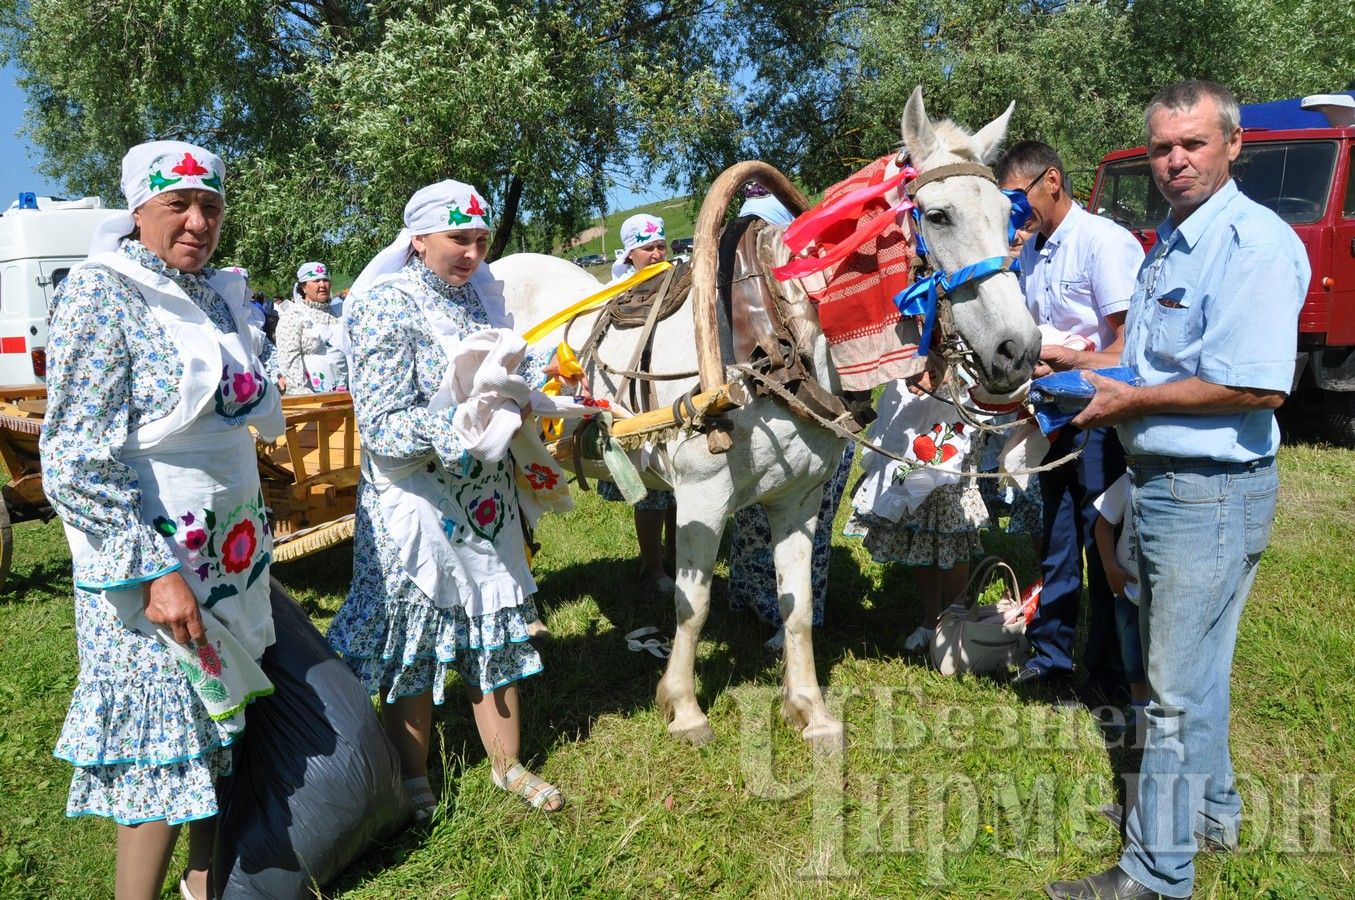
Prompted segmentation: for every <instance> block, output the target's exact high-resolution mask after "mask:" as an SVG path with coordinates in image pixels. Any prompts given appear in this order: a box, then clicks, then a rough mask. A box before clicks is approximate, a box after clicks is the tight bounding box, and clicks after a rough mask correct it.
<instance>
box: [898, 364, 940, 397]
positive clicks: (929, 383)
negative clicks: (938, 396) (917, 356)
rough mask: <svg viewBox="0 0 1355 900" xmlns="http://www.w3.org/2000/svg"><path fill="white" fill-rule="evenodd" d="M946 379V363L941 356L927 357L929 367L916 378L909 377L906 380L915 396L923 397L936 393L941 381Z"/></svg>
mask: <svg viewBox="0 0 1355 900" xmlns="http://www.w3.org/2000/svg"><path fill="white" fill-rule="evenodd" d="M945 380H946V364H945V362H943V361H941V358H940V357H939V356H935V355H932V356H929V357H927V368H925V369H923V370H922V374H921V375H918V376H916V377H915V378H910V379H908V381H907V382H905V383H906V384H907V385H908V390H909V392H910V393H912V394H913V396H915V397H923V396H925V395H927V394H932V393H935V392H936V391H937V390H938V389H939V388H940V387H941V383H942V382H943V381H945Z"/></svg>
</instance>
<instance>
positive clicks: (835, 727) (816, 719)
mask: <svg viewBox="0 0 1355 900" xmlns="http://www.w3.org/2000/svg"><path fill="white" fill-rule="evenodd" d="M822 502H823V489H822V487H819V488H817V489H815V490H810V491H807V492H805V494H803V495H802V496H801V497H799V498H786V499H784V500H779V501H777V502H775V503H766V502H764V504H763V505H764V506H765V507H766V509H767V522H768V524H769V525H770V526H771V532H772V544H773V546H774V548H775V556H776V584H777V592H778V593H779V594H780V599H781V618H782V619H783V620H785V623H786V626H785V627H786V645H785V654H786V674H785V682H784V688H783V692H784V700H783V703H782V706H781V713H782V715H783V716H784V717H785V719H786V721H787V722H788V723H789V724H790V725H791V726H792V727H794V728H798V729H800V734H801V736H802V737H804V739H805V740H807V741H809V742H810V743H811V744H812V745H813V746H814V748H815V749H816V750H826V751H830V752H831V751H837V750H841V749H842V748H843V747H845V746H846V732H845V731H844V730H843V727H842V722H840V721H839V720H837V719H835V718H833V716H832V715H831V714H830V713H829V712H828V707H827V705H826V704H825V703H824V702H823V693H822V691H820V690H819V679H818V675H817V673H816V672H815V670H814V643H813V637H812V635H811V626H812V620H813V614H814V593H813V585H812V579H811V577H810V564H811V557H812V554H813V552H814V528H815V526H816V525H817V523H818V514H819V506H820V504H821V503H822Z"/></svg>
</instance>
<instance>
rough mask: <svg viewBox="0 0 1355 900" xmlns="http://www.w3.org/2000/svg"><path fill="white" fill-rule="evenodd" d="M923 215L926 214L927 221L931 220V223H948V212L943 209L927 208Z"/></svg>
mask: <svg viewBox="0 0 1355 900" xmlns="http://www.w3.org/2000/svg"><path fill="white" fill-rule="evenodd" d="M925 215H926V216H927V221H928V222H931V223H932V224H933V225H949V224H950V214H949V213H947V212H946V211H945V210H944V209H929V210H927V212H926V213H925Z"/></svg>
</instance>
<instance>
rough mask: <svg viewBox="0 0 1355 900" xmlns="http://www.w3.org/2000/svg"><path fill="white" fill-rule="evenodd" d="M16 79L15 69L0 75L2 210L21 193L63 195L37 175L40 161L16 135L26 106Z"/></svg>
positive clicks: (0, 205) (25, 142)
mask: <svg viewBox="0 0 1355 900" xmlns="http://www.w3.org/2000/svg"><path fill="white" fill-rule="evenodd" d="M17 76H18V72H16V71H15V70H14V67H13V66H6V67H5V68H4V69H3V71H0V123H3V124H0V160H2V161H3V163H0V209H4V208H5V207H7V206H9V204H10V202H11V201H13V200H17V199H18V197H19V192H20V191H33V192H34V193H37V194H46V195H48V196H51V195H52V194H58V195H59V194H60V193H61V191H60V190H59V189H58V187H57V185H55V184H53V183H52V182H50V181H48V180H47V179H46V178H45V177H43V176H42V175H39V174H38V173H37V172H36V171H35V170H36V169H37V164H38V161H37V159H36V158H34V156H33V155H32V148H30V147H29V145H28V142H27V141H24V140H22V139H21V138H20V137H19V136H18V134H17V132H18V130H19V126H21V125H22V124H23V118H24V108H25V105H26V104H25V103H24V94H23V91H21V90H19V86H18V85H17V84H15V83H14V79H15V78H16V77H17Z"/></svg>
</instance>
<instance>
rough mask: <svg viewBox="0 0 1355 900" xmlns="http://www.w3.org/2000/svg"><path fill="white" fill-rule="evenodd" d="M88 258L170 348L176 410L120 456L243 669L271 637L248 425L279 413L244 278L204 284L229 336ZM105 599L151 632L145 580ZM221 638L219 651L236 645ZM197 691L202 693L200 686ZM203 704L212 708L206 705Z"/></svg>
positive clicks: (118, 260)
mask: <svg viewBox="0 0 1355 900" xmlns="http://www.w3.org/2000/svg"><path fill="white" fill-rule="evenodd" d="M92 264H93V265H103V266H106V267H108V268H110V269H113V270H114V271H117V272H119V273H121V274H123V275H125V276H127V277H128V278H129V279H131V280H132V281H133V282H134V283H135V284H136V286H137V287H138V288H139V289H140V291H141V294H142V296H143V297H145V299H146V302H147V304H148V305H149V307H150V310H151V313H152V315H154V317H155V318H156V320H157V321H158V322H159V323H160V325H161V327H162V328H164V330H165V333H166V334H167V335H168V337H169V339H170V341H171V343H172V344H173V345H174V346H175V348H176V349H177V350H178V353H179V356H180V359H181V361H182V364H183V377H182V378H181V380H180V383H179V403H178V405H177V406H175V408H174V409H173V410H172V411H170V413H169V414H168V415H166V416H164V417H162V418H160V419H157V420H155V421H153V422H149V423H147V424H145V425H142V426H141V427H139V428H135V429H133V430H132V431H131V432H130V433H129V434H128V436H127V440H126V442H125V444H124V446H123V449H122V450H121V451H120V452H119V454H118V460H119V461H120V462H122V463H123V464H124V465H126V466H127V467H128V468H130V469H132V471H133V472H135V473H136V476H137V480H138V481H139V483H140V490H141V514H142V518H143V520H144V521H145V522H146V524H147V525H150V526H151V527H152V528H154V529H155V530H156V531H157V532H158V533H159V534H161V535H163V536H164V537H165V538H166V539H167V541H168V543H169V545H170V548H171V550H172V552H173V553H174V555H175V557H176V558H177V559H178V560H179V562H180V563H181V564H182V568H181V569H180V574H181V575H182V576H183V578H184V580H185V581H187V582H188V584H189V586H190V587H191V588H192V590H193V593H194V595H195V596H196V597H197V599H198V602H199V603H200V604H201V606H202V609H203V620H204V624H205V625H206V626H207V628H208V634H209V638H211V637H212V635H213V632H214V631H219V630H220V629H224V630H225V631H227V632H229V635H230V638H232V639H233V642H234V644H238V647H239V651H242V652H243V655H244V658H243V659H234V660H232V659H229V658H227V659H226V660H225V663H226V665H227V666H228V667H230V666H238V667H241V668H249V667H250V666H252V664H253V661H254V660H256V659H258V658H259V657H260V656H262V654H263V651H264V649H265V648H267V647H268V646H269V645H270V644H272V643H273V637H274V634H273V620H272V614H271V607H270V603H269V577H268V570H269V563H270V561H271V558H272V557H271V554H272V546H273V538H272V531H271V528H270V526H269V524H268V518H267V510H266V509H265V507H264V502H263V494H262V491H261V489H260V486H259V473H258V468H257V464H256V462H255V460H256V455H255V446H254V437H253V435H252V434H251V433H250V429H249V428H248V427H246V425H247V424H250V425H253V426H254V427H255V428H257V429H258V431H259V433H260V434H261V435H262V436H263V437H264V438H265V439H266V440H272V439H274V438H276V437H278V436H279V435H280V434H281V433H282V431H283V420H282V408H281V405H280V403H279V398H278V391H277V387H276V386H275V385H273V384H270V383H269V382H268V380H267V377H266V376H265V375H264V372H263V366H262V365H261V364H260V362H259V360H258V357H257V355H256V354H255V353H254V352H253V346H252V344H253V342H252V338H251V333H250V330H249V327H248V315H247V311H246V309H245V306H244V304H245V300H244V282H243V280H242V279H239V277H238V276H235V275H232V274H230V273H218V275H217V277H215V278H213V279H212V281H211V282H210V284H211V285H212V287H213V289H215V290H216V291H217V292H218V293H220V294H221V295H222V296H223V297H224V298H225V299H226V302H227V305H228V306H229V308H230V310H231V313H232V315H233V317H234V319H235V326H236V330H237V333H236V334H223V333H221V332H220V331H219V330H218V329H217V328H216V327H215V326H214V325H213V324H212V323H211V321H210V320H209V319H208V317H207V315H206V313H205V312H203V311H202V310H201V309H200V308H199V307H198V306H197V304H196V303H194V302H193V301H192V300H190V299H189V298H188V296H187V295H186V294H185V293H184V292H183V290H182V289H181V288H179V286H178V285H177V284H175V283H174V282H173V281H172V280H171V279H169V278H166V277H164V276H161V275H158V274H156V273H153V272H151V271H149V270H148V269H145V268H143V267H141V266H138V265H137V264H135V263H134V262H132V261H131V260H129V259H127V258H126V257H124V256H122V255H121V254H117V253H108V254H101V255H98V256H95V257H93V258H91V259H90V260H89V261H88V262H86V263H85V265H92ZM66 537H67V540H68V542H69V543H70V547H71V553H72V556H73V558H74V560H75V563H76V566H77V571H78V567H79V565H80V563H81V562H82V561H83V560H84V559H86V558H88V556H89V555H90V554H92V553H93V552H95V550H96V549H97V547H98V539H97V538H91V537H90V536H88V535H86V534H85V533H84V532H82V531H79V530H77V529H74V528H71V527H70V526H69V525H68V526H66ZM104 599H105V600H107V601H108V602H109V603H111V604H112V605H113V607H114V609H115V610H117V611H118V614H119V618H120V619H122V620H123V622H124V624H126V625H128V627H134V628H137V630H140V631H142V632H143V633H147V634H150V633H154V632H153V631H148V630H147V629H148V628H150V629H153V628H154V626H152V625H150V623H148V622H147V621H146V620H145V617H144V614H143V612H142V584H140V583H138V584H135V585H133V586H131V587H130V588H128V589H124V590H105V591H104ZM168 643H170V644H172V643H173V642H172V640H171V641H168ZM227 644H228V645H230V646H226V647H222V648H221V649H222V651H223V653H225V654H231V655H234V654H235V653H236V652H238V651H236V650H235V649H234V646H233V645H232V642H231V641H229V640H228V641H227ZM171 649H172V650H173V649H176V648H175V647H171ZM178 649H179V650H182V648H178ZM177 655H182V653H178V654H177ZM214 665H215V663H212V662H210V661H209V663H208V666H209V667H211V666H214ZM218 674H219V673H218ZM232 674H233V675H239V674H240V673H238V672H237V673H232ZM259 677H262V673H259ZM192 680H193V679H192V678H191V677H190V681H192ZM244 683H246V684H247V683H250V682H248V681H246V682H244ZM265 683H266V680H265ZM194 687H195V689H198V690H199V693H200V695H201V686H200V685H199V684H198V683H196V682H195V683H194ZM206 699H207V698H206V697H204V700H205V701H206ZM208 706H209V711H211V708H212V706H213V704H211V703H209V704H208ZM213 717H214V718H216V717H217V716H216V714H215V713H213Z"/></svg>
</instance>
